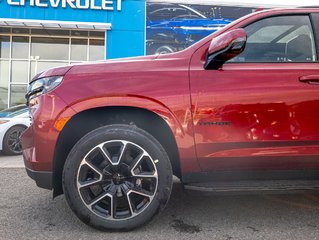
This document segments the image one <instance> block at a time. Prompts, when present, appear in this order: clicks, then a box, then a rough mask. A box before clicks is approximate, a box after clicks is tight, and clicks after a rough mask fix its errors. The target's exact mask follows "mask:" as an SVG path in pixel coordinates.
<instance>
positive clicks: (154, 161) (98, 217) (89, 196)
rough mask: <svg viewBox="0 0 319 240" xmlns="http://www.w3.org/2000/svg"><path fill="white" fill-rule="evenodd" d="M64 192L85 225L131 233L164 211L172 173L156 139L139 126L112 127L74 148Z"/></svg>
mask: <svg viewBox="0 0 319 240" xmlns="http://www.w3.org/2000/svg"><path fill="white" fill-rule="evenodd" d="M63 188H64V193H65V196H66V200H67V202H68V204H69V206H70V207H71V209H72V210H73V211H74V212H75V214H76V215H77V216H78V217H79V218H80V219H81V220H82V221H83V222H85V223H87V224H89V225H91V226H93V227H95V228H98V229H102V230H130V229H133V228H136V227H139V226H141V225H143V224H145V223H147V222H148V221H150V220H151V218H152V217H153V216H154V215H156V214H157V213H158V212H159V211H160V210H162V209H163V208H164V206H165V204H166V203H167V201H168V199H169V196H170V193H171V188H172V169H171V164H170V162H169V158H168V156H167V154H166V152H165V150H164V149H163V147H162V146H161V144H160V143H159V142H158V141H157V140H156V139H155V138H154V137H153V136H151V135H150V134H148V133H147V132H145V131H144V130H142V129H139V128H137V127H135V126H128V125H109V126H104V127H101V128H98V129H96V130H94V131H92V132H90V133H88V134H87V135H85V136H84V137H83V138H82V139H81V140H80V141H79V142H78V143H77V144H76V145H75V146H74V147H73V149H72V150H71V152H70V154H69V156H68V158H67V160H66V163H65V166H64V170H63Z"/></svg>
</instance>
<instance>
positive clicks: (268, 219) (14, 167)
mask: <svg viewBox="0 0 319 240" xmlns="http://www.w3.org/2000/svg"><path fill="white" fill-rule="evenodd" d="M0 189H1V194H0V239H71V240H73V239H74V240H78V239H86V240H88V239H94V240H95V239H97V240H98V239H112V240H113V239H121V240H125V239H129V240H134V239H138V240H141V239H152V240H156V239H170V240H173V239H194V240H195V239H196V240H197V239H208V240H214V239H225V240H233V239H240V240H242V239H249V240H252V239H271V240H281V239H289V240H290V239H293V240H295V239H302V240H307V239H311V240H313V239H319V195H317V194H293V195H263V194H259V195H239V196H238V195H230V196H229V195H228V196H213V195H207V194H204V193H198V192H187V191H183V189H182V186H181V184H180V183H179V182H178V181H175V183H174V188H173V192H172V196H171V200H170V201H169V203H168V206H167V208H166V209H165V210H164V211H163V213H162V214H161V215H160V216H158V217H156V218H155V219H154V220H153V221H152V222H151V223H150V224H147V225H146V226H144V227H142V228H140V229H137V230H135V231H132V232H125V233H118V232H101V231H98V230H95V229H92V228H90V227H88V226H86V225H85V224H83V223H82V222H81V221H79V220H78V219H77V218H76V216H75V215H74V214H73V213H72V212H71V210H70V209H69V207H68V206H67V203H66V201H65V198H64V196H59V197H57V198H55V199H52V192H50V191H47V190H44V189H40V188H38V187H37V186H36V185H35V183H34V182H33V181H32V180H31V179H29V178H28V176H27V174H26V172H25V170H24V169H23V162H22V158H21V156H18V157H5V156H3V155H0Z"/></svg>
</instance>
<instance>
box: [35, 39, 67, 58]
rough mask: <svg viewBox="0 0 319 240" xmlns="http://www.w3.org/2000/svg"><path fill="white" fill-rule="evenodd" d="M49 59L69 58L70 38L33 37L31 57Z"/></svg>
mask: <svg viewBox="0 0 319 240" xmlns="http://www.w3.org/2000/svg"><path fill="white" fill-rule="evenodd" d="M32 57H33V58H36V59H48V60H68V59H69V39H68V38H45V37H32V39H31V58H32Z"/></svg>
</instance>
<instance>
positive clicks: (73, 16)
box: [0, 0, 146, 59]
mask: <svg viewBox="0 0 319 240" xmlns="http://www.w3.org/2000/svg"><path fill="white" fill-rule="evenodd" d="M12 1H14V2H18V1H20V0H12ZM25 1H26V6H12V5H9V4H8V3H7V0H0V18H15V19H35V20H58V21H76V22H101V23H111V24H112V29H111V30H108V32H107V49H106V51H107V58H108V59H111V58H119V57H132V56H141V55H144V54H145V52H144V46H145V14H146V13H145V0H122V10H121V11H117V10H116V4H114V11H106V10H92V9H72V8H70V7H69V6H68V5H67V7H66V8H62V7H61V6H59V7H58V8H53V7H50V6H49V7H47V8H43V7H36V6H30V5H29V1H30V0H25ZM41 2H49V0H47V1H45V0H42V1H41ZM114 2H115V3H116V0H114ZM95 3H96V6H100V4H101V0H95ZM49 5H50V4H49Z"/></svg>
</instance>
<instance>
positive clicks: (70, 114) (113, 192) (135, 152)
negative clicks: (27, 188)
mask: <svg viewBox="0 0 319 240" xmlns="http://www.w3.org/2000/svg"><path fill="white" fill-rule="evenodd" d="M318 41H319V9H318V8H302V9H301V8H300V9H277V10H268V11H260V12H256V13H253V14H251V15H248V16H246V17H243V18H241V19H239V20H237V21H235V22H233V23H231V24H229V25H227V26H226V27H225V28H223V29H221V30H219V31H217V32H215V33H213V34H212V35H210V36H209V37H207V38H205V39H203V40H201V41H199V42H197V43H195V44H194V45H192V46H191V47H189V48H187V49H186V50H184V51H181V52H178V53H172V54H165V55H154V56H146V57H138V58H130V59H119V60H112V61H106V62H99V63H92V64H83V65H74V66H66V67H60V68H55V69H50V70H48V71H45V72H43V73H41V74H39V75H37V76H36V77H35V78H34V79H33V80H32V82H31V83H30V86H29V91H28V94H27V100H28V105H29V108H30V112H31V115H32V118H33V123H32V125H31V126H30V127H29V128H28V129H27V130H26V131H25V132H24V133H23V135H22V146H23V156H24V162H25V166H26V169H27V172H28V174H29V176H30V177H31V178H33V179H34V180H35V181H36V183H37V185H38V186H39V187H42V188H46V189H53V194H54V196H57V195H59V194H62V193H64V194H65V198H66V200H67V202H68V204H69V206H70V207H71V209H72V210H73V211H74V213H75V214H76V215H77V216H78V217H79V218H80V219H81V220H82V221H83V222H85V223H87V224H89V225H91V226H93V227H95V228H98V229H102V230H129V229H133V228H136V227H139V226H142V225H144V224H145V223H147V222H149V221H150V220H151V219H152V218H153V217H154V216H155V215H156V214H157V213H158V212H160V211H161V210H163V208H164V207H165V205H166V203H167V201H168V199H169V197H170V193H171V189H172V177H173V175H175V176H177V177H178V178H179V179H180V180H181V182H182V184H183V185H184V187H185V189H192V190H198V191H208V192H213V193H216V192H217V193H218V192H222V193H225V192H235V193H236V192H255V191H263V192H277V193H278V192H280V193H282V192H292V191H306V190H311V191H313V190H318V189H319V184H318V176H319V125H318V119H319V86H318V83H319V62H318V59H319V58H318V57H319V56H318V52H319V51H318V50H319V49H318V46H319V42H318ZM127 44H128V45H127V46H125V47H129V42H128V43H127ZM123 47H124V46H123ZM188 211H190V210H188ZM191 211H196V207H194V208H193V209H192V210H191Z"/></svg>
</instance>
